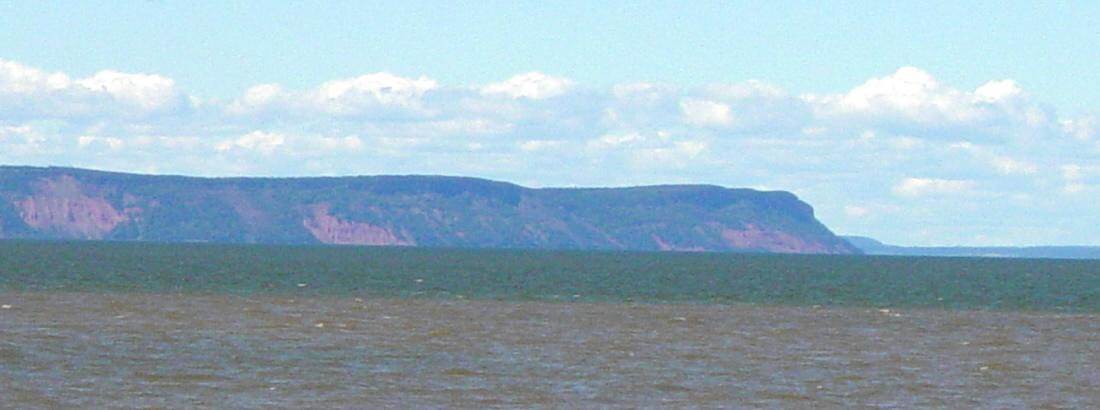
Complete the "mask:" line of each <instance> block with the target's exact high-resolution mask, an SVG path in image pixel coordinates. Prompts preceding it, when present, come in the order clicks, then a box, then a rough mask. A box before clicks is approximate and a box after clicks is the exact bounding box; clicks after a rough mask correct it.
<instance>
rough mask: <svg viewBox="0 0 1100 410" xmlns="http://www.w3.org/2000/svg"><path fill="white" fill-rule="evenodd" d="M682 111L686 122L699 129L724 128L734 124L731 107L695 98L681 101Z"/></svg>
mask: <svg viewBox="0 0 1100 410" xmlns="http://www.w3.org/2000/svg"><path fill="white" fill-rule="evenodd" d="M680 111H682V112H683V114H684V121H685V122H687V123H688V124H691V125H695V126H699V127H722V126H728V125H730V124H733V109H732V108H730V106H729V105H726V104H722V103H718V102H714V101H707V100H698V99H694V98H688V99H684V100H683V101H680Z"/></svg>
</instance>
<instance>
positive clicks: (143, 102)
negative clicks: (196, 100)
mask: <svg viewBox="0 0 1100 410" xmlns="http://www.w3.org/2000/svg"><path fill="white" fill-rule="evenodd" d="M76 84H78V85H79V86H81V87H84V88H87V89H88V90H90V91H91V92H93V93H105V94H108V95H110V96H111V97H112V98H114V99H115V100H116V101H119V102H122V103H125V104H128V105H130V106H133V107H136V108H138V109H139V110H141V111H144V112H152V111H158V110H163V109H166V108H173V107H174V106H176V105H177V104H182V103H183V100H181V97H182V94H181V93H180V92H179V91H178V90H177V89H176V83H175V81H173V80H172V79H170V78H167V77H162V76H159V75H149V74H128V73H120V72H118V71H112V70H105V71H100V72H98V73H96V74H95V75H93V76H91V77H88V78H85V79H82V80H78V81H77V82H76Z"/></svg>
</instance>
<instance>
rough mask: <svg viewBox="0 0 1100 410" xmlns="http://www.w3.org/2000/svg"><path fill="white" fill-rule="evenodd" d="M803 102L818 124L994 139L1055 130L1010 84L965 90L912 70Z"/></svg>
mask: <svg viewBox="0 0 1100 410" xmlns="http://www.w3.org/2000/svg"><path fill="white" fill-rule="evenodd" d="M803 99H804V100H805V101H806V102H808V103H809V104H811V105H812V106H813V108H814V112H815V116H816V117H817V118H818V119H819V120H821V121H824V122H826V123H830V124H834V125H836V126H841V127H854V128H871V129H881V130H885V131H893V132H902V133H920V134H923V135H925V136H929V137H939V138H944V137H948V138H957V137H959V136H960V135H962V136H967V137H969V138H984V139H992V140H1005V139H1009V138H1015V137H1020V136H1030V135H1039V134H1046V133H1049V132H1050V131H1051V130H1052V129H1053V128H1056V127H1055V124H1054V121H1053V120H1054V118H1052V114H1051V113H1050V112H1048V111H1047V110H1046V109H1045V108H1043V107H1042V106H1041V105H1040V104H1037V103H1035V102H1034V101H1032V100H1031V98H1030V97H1029V96H1028V95H1027V94H1026V93H1025V92H1024V91H1023V90H1022V89H1021V88H1020V87H1019V85H1017V84H1016V82H1014V81H1012V80H995V81H990V82H987V83H986V84H983V85H982V86H980V87H978V88H977V89H975V90H974V91H963V90H959V89H956V88H953V87H950V86H947V85H945V84H942V83H941V82H939V81H938V80H937V79H936V78H934V77H933V76H932V75H931V74H929V73H928V72H925V71H924V70H921V69H918V68H915V67H902V68H900V69H898V70H897V71H896V72H894V73H893V74H890V75H887V76H884V77H879V78H872V79H870V80H868V81H867V82H865V83H863V84H862V85H859V86H857V87H855V88H853V89H851V90H850V91H848V92H846V93H842V94H831V95H806V96H803Z"/></svg>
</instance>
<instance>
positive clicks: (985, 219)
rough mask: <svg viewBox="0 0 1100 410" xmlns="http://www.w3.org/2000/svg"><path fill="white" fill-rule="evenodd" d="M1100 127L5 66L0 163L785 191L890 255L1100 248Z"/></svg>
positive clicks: (1004, 101) (1022, 116) (860, 106)
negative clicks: (901, 251) (201, 83)
mask: <svg viewBox="0 0 1100 410" xmlns="http://www.w3.org/2000/svg"><path fill="white" fill-rule="evenodd" d="M1098 132H1100V120H1098V119H1097V116H1096V115H1084V116H1078V117H1066V116H1061V115H1059V114H1058V113H1057V112H1056V110H1055V109H1054V108H1052V107H1049V106H1047V105H1044V104H1042V103H1041V102H1039V101H1038V100H1036V98H1035V97H1033V96H1032V95H1031V94H1030V93H1028V92H1027V91H1025V90H1024V89H1023V87H1021V85H1019V84H1017V83H1016V82H1014V81H1012V80H1009V79H995V80H991V81H989V82H987V83H985V84H983V85H981V86H978V87H976V88H975V89H973V90H964V89H959V88H955V87H952V86H950V85H948V84H944V83H942V82H941V81H939V80H937V79H936V78H935V77H934V76H933V75H932V74H930V73H928V72H926V71H924V70H921V69H918V68H914V67H902V68H900V69H898V70H897V71H895V72H893V73H886V74H885V75H880V76H877V77H873V78H870V79H868V80H867V81H865V82H864V83H862V84H857V85H854V86H853V87H852V88H851V89H848V90H840V91H837V92H835V93H829V94H798V93H797V92H792V91H788V90H784V89H783V88H782V87H779V86H776V85H774V84H769V83H767V82H764V81H760V80H748V81H742V82H736V83H730V84H708V85H703V86H698V87H684V86H680V85H676V84H661V83H629V84H618V85H614V86H610V87H589V86H586V85H584V84H581V83H578V82H576V81H574V80H572V79H569V78H566V77H562V76H557V75H552V74H547V73H541V72H530V73H521V74H518V75H515V76H513V77H511V78H506V79H502V80H501V81H499V82H494V83H489V84H441V83H439V82H438V81H436V80H434V79H432V78H430V77H428V76H423V75H417V76H404V75H398V74H393V73H384V72H381V73H367V74H363V75H360V76H356V77H351V78H343V79H333V80H331V81H328V82H325V83H322V84H318V85H316V86H315V87H312V88H308V89H287V88H286V87H284V86H282V85H280V84H258V85H256V86H253V87H251V88H249V89H247V90H244V91H243V92H242V93H241V94H240V95H239V96H237V97H236V98H232V99H231V100H227V101H223V100H215V99H204V98H203V97H202V96H198V95H192V94H190V93H188V91H187V90H184V89H181V88H180V87H179V86H178V85H177V84H176V82H175V80H173V79H171V78H167V77H165V76H161V75H157V74H149V73H124V72H118V71H113V70H103V71H100V72H98V73H95V74H93V75H91V76H89V77H86V78H72V77H71V76H69V75H68V74H65V73H59V72H47V71H44V70H41V69H37V68H34V67H30V66H27V65H24V64H21V63H18V62H14V61H6V60H0V163H3V164H29V165H70V166H82V167H92V168H99V169H110V170H119V171H133V172H153V173H182V174H192V175H273V176H290V175H332V174H377V173H440V174H460V175H474V176H482V177H489V178H496V179H504V180H510V181H515V182H519V183H524V184H528V185H535V186H547V185H567V186H571V185H584V186H591V185H630V184H648V183H716V184H722V185H727V186H748V187H757V188H764V189H786V190H792V191H794V192H796V193H797V194H799V195H800V196H802V197H803V198H804V199H807V200H808V201H809V202H811V203H813V204H815V205H816V206H817V209H818V212H819V216H821V217H822V219H823V220H825V222H826V223H828V224H829V225H830V226H832V227H834V228H836V229H837V230H838V231H841V232H852V233H867V234H873V235H876V236H879V237H880V238H882V239H885V240H893V241H896V242H900V243H930V242H935V243H944V240H943V238H948V240H947V242H955V243H971V242H973V238H977V237H978V236H977V235H978V234H980V235H981V238H983V240H985V241H989V240H990V239H988V238H994V239H993V241H994V242H997V241H999V242H1004V243H1033V242H1034V243H1061V242H1089V243H1096V242H1100V237H1093V236H1089V235H1091V234H1090V233H1085V232H1084V231H1083V230H1082V229H1081V228H1079V226H1080V221H1079V220H1078V221H1074V220H1073V219H1074V217H1077V218H1078V219H1079V218H1080V215H1081V213H1073V212H1074V211H1075V210H1078V209H1079V210H1082V212H1084V211H1085V210H1090V211H1091V203H1092V202H1095V199H1096V194H1097V193H1100V171H1098V170H1097V169H1098V168H1100V166H1097V165H1096V164H1097V161H1096V159H1097V155H1098V154H1100V139H1098V137H1100V134H1098ZM987 203H992V204H994V205H991V206H993V207H994V208H995V210H994V211H993V212H989V211H988V209H990V208H989V206H990V205H986V204H987ZM983 206H985V208H984V209H987V211H985V212H979V211H977V209H979V208H981V207H983ZM1092 213H1095V212H1092ZM994 217H996V218H1001V219H1004V220H1013V221H1017V222H1018V223H1016V224H1014V225H1012V226H1015V227H1020V228H1011V229H1010V228H1004V227H999V225H997V224H995V223H994V221H993V220H992V219H994ZM968 218H969V219H968ZM960 220H964V221H965V220H973V221H977V222H975V223H976V225H970V226H966V227H960V226H958V221H960ZM967 229H969V231H967ZM975 231H981V232H979V233H974V234H971V233H970V232H975ZM1064 238H1070V239H1068V240H1066V239H1064Z"/></svg>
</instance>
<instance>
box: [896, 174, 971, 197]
mask: <svg viewBox="0 0 1100 410" xmlns="http://www.w3.org/2000/svg"><path fill="white" fill-rule="evenodd" d="M974 185H975V183H974V181H967V180H958V179H935V178H905V179H903V180H901V181H900V182H898V183H897V184H896V185H894V188H893V192H894V194H895V195H898V196H903V197H909V198H915V197H922V196H933V195H951V194H960V193H965V192H968V191H970V190H972V189H973V188H974Z"/></svg>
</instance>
